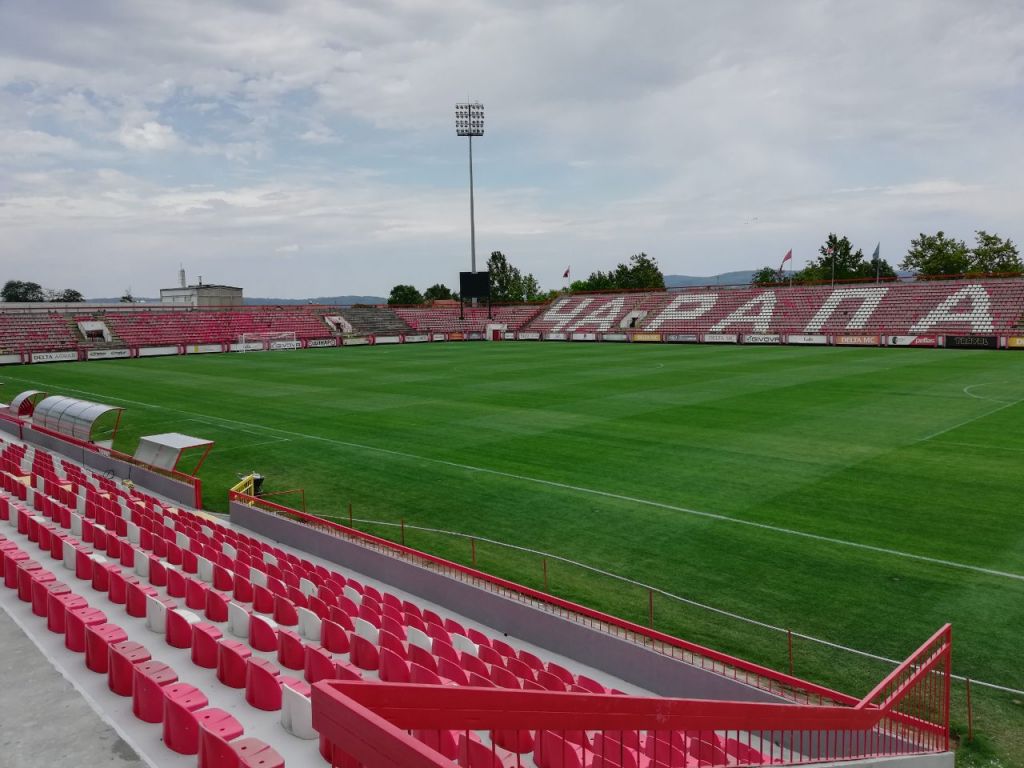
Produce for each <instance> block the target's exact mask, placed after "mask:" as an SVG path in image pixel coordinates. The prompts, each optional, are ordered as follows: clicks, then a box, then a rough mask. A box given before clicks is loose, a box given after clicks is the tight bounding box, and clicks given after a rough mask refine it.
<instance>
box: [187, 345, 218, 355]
mask: <svg viewBox="0 0 1024 768" xmlns="http://www.w3.org/2000/svg"><path fill="white" fill-rule="evenodd" d="M221 349H222V348H221V346H220V344H189V345H188V346H187V347H185V354H188V355H205V354H208V353H210V352H220V351H221Z"/></svg>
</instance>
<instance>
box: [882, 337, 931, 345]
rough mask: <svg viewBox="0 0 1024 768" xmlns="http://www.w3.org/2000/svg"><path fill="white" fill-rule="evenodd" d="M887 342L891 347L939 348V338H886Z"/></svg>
mask: <svg viewBox="0 0 1024 768" xmlns="http://www.w3.org/2000/svg"><path fill="white" fill-rule="evenodd" d="M885 342H886V344H887V345H888V346H890V347H937V346H939V337H938V336H886V337H885Z"/></svg>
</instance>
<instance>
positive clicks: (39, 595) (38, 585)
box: [32, 581, 71, 617]
mask: <svg viewBox="0 0 1024 768" xmlns="http://www.w3.org/2000/svg"><path fill="white" fill-rule="evenodd" d="M70 593H71V587H69V586H68V585H67V584H65V583H64V582H62V581H33V582H32V613H34V614H35V615H36V616H43V617H45V616H47V613H48V611H49V609H50V595H67V594H70Z"/></svg>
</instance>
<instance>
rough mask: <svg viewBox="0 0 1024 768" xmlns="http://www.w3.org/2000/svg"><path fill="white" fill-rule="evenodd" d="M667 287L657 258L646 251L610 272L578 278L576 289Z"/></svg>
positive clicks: (574, 286)
mask: <svg viewBox="0 0 1024 768" xmlns="http://www.w3.org/2000/svg"><path fill="white" fill-rule="evenodd" d="M664 287H665V276H664V275H663V274H662V272H661V268H660V267H659V266H658V262H657V260H655V259H653V258H651V257H650V256H648V255H647V254H646V253H634V254H633V255H632V256H630V257H629V261H628V262H626V263H623V264H619V265H617V266H616V267H615V269H613V270H611V271H609V272H602V271H600V270H598V271H597V272H591V273H590V277H588V278H587V279H586V280H576V281H575V282H574V283H573V284H572V285H571V286H570V288H571V289H572V290H574V291H614V290H629V289H641V290H642V289H648V290H649V289H655V288H664Z"/></svg>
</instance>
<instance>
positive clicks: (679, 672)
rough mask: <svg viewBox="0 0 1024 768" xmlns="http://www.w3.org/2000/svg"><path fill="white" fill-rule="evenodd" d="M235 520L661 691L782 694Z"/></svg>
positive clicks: (253, 514) (344, 548)
mask: <svg viewBox="0 0 1024 768" xmlns="http://www.w3.org/2000/svg"><path fill="white" fill-rule="evenodd" d="M231 522H232V523H233V524H235V525H240V526H243V527H245V528H248V529H249V530H252V531H255V532H257V533H259V534H261V535H263V536H266V537H268V538H270V539H273V540H275V541H279V542H281V543H283V544H287V545H288V546H291V547H295V548H296V549H301V550H304V551H306V552H309V553H310V554H313V555H316V556H318V557H322V558H324V559H325V560H329V561H331V562H333V563H337V564H338V565H342V566H345V567H347V568H351V569H352V570H354V571H358V572H359V573H362V574H365V575H366V576H370V577H372V578H374V579H378V580H380V581H383V582H385V583H387V584H391V585H393V586H395V587H396V588H398V589H401V590H404V591H406V592H409V593H410V594H413V595H417V596H419V597H422V598H423V599H424V600H429V601H431V602H433V603H437V604H439V605H443V606H446V607H448V608H450V609H451V610H452V611H453V612H455V613H458V614H461V615H463V616H465V617H467V618H469V619H473V620H474V621H478V622H480V623H481V624H485V625H487V626H489V627H492V628H493V629H495V630H498V631H499V632H504V633H505V634H507V635H511V636H513V637H518V638H521V639H523V640H525V641H527V642H529V643H533V644H534V645H537V646H540V647H541V648H546V649H548V650H550V651H552V652H554V653H559V654H562V655H564V656H568V657H569V658H573V659H577V660H578V661H580V662H581V663H583V664H587V665H589V666H591V667H594V668H596V669H600V670H603V671H605V672H607V673H608V674H611V675H614V676H616V677H618V678H621V679H622V680H626V681H628V682H630V683H633V684H634V685H637V686H640V687H641V688H646V689H647V690H649V691H653V692H654V693H657V694H659V695H662V696H676V697H688V698H702V699H719V700H729V701H736V700H742V701H771V702H778V701H782V699H780V698H778V697H776V696H773V695H771V694H768V693H766V692H764V691H760V690H758V689H756V688H751V687H749V686H747V685H744V684H742V683H740V682H737V681H735V680H729V679H727V678H725V677H722V676H720V675H716V674H713V673H711V672H708V671H705V670H702V669H698V668H697V667H693V666H691V665H689V664H684V663H682V662H680V661H678V660H676V659H671V658H669V657H668V656H665V655H663V654H660V653H657V652H656V651H651V650H648V649H646V648H643V647H641V646H639V645H637V644H635V643H633V642H630V641H628V640H621V639H619V638H615V637H612V636H611V635H607V634H605V633H603V632H599V631H596V630H593V629H590V628H588V627H585V626H583V625H581V624H578V623H577V622H575V621H572V620H570V619H563V618H560V617H558V616H555V615H553V614H550V613H547V612H546V611H543V610H540V609H538V608H533V607H531V606H529V605H526V604H523V603H520V602H518V601H516V600H511V599H509V598H506V597H502V596H501V595H498V594H495V593H493V592H489V591H487V590H483V589H479V588H477V587H474V586H471V585H469V584H466V583H464V582H462V581H459V580H457V579H453V578H449V577H448V576H444V575H442V574H439V573H435V572H434V571H430V570H427V569H425V568H421V567H419V566H417V565H413V564H412V563H407V562H404V561H402V560H397V559H395V558H393V557H389V556H388V555H383V554H380V553H378V552H374V551H373V550H370V549H368V548H366V547H363V546H361V545H359V544H355V543H352V542H348V541H344V540H343V539H339V538H338V537H336V536H332V535H331V534H329V533H324V532H321V531H317V530H314V529H313V528H310V527H309V526H307V525H303V524H302V523H296V522H293V521H291V520H286V519H284V518H281V517H278V516H277V515H272V514H269V513H267V512H263V511H261V510H259V509H254V508H253V507H250V506H248V505H246V504H240V503H237V502H232V503H231Z"/></svg>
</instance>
